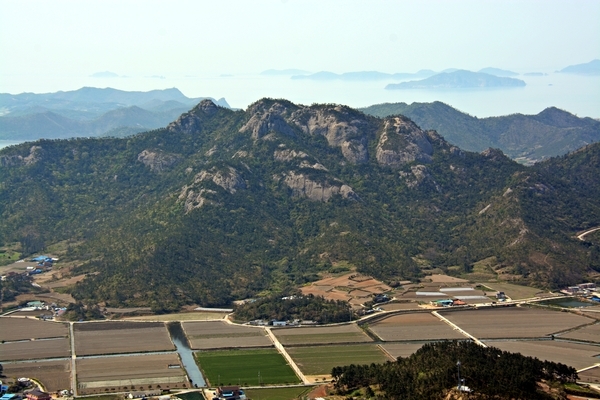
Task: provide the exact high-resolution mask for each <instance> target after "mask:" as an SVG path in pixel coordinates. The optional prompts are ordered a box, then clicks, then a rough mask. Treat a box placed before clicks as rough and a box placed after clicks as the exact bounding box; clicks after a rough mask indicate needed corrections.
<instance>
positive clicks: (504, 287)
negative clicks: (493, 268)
mask: <svg viewBox="0 0 600 400" xmlns="http://www.w3.org/2000/svg"><path fill="white" fill-rule="evenodd" d="M485 285H486V286H487V287H489V288H490V289H493V290H496V291H500V292H504V293H506V295H507V296H508V297H510V298H511V299H513V300H519V299H527V298H531V297H536V296H543V295H548V292H544V291H540V289H537V288H532V287H529V286H522V285H515V284H514V283H506V282H487V283H485Z"/></svg>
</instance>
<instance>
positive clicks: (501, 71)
mask: <svg viewBox="0 0 600 400" xmlns="http://www.w3.org/2000/svg"><path fill="white" fill-rule="evenodd" d="M477 72H480V73H484V74H490V75H495V76H507V77H511V76H518V75H519V74H518V73H516V72H513V71H509V70H506V69H500V68H494V67H487V68H482V69H480V70H479V71H477Z"/></svg>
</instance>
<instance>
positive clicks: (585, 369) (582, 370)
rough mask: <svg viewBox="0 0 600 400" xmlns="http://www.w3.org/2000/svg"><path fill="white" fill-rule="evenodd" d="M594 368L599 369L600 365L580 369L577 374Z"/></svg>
mask: <svg viewBox="0 0 600 400" xmlns="http://www.w3.org/2000/svg"><path fill="white" fill-rule="evenodd" d="M596 367H600V363H597V364H594V365H590V366H589V367H585V368H581V369H579V370H577V373H579V372H584V371H587V370H588V369H593V368H596Z"/></svg>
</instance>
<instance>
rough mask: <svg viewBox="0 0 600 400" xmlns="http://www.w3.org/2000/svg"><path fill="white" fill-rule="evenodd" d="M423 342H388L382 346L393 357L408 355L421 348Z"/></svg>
mask: <svg viewBox="0 0 600 400" xmlns="http://www.w3.org/2000/svg"><path fill="white" fill-rule="evenodd" d="M422 346H423V343H386V344H383V345H382V346H381V347H383V349H384V350H385V351H387V352H388V353H389V354H390V355H391V356H392V357H394V358H398V357H408V356H410V355H411V354H413V353H414V352H415V351H417V350H419V349H420V348H421V347H422Z"/></svg>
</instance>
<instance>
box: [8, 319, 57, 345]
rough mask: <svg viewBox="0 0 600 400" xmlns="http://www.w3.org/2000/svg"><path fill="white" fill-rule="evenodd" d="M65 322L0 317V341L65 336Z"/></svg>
mask: <svg viewBox="0 0 600 400" xmlns="http://www.w3.org/2000/svg"><path fill="white" fill-rule="evenodd" d="M68 335H69V328H68V326H67V324H63V323H60V322H51V321H40V320H38V319H33V318H11V317H0V341H7V342H10V341H13V340H26V339H42V338H52V337H67V336H68Z"/></svg>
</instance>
